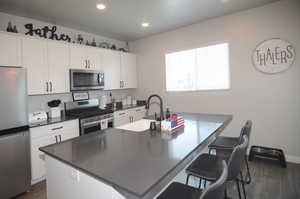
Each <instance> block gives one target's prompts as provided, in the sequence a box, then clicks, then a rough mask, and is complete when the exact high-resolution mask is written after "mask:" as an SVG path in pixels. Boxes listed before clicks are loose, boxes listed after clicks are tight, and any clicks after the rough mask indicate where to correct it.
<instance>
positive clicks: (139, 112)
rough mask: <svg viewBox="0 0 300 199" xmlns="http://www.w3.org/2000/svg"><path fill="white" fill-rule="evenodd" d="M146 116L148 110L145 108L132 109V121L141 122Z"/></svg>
mask: <svg viewBox="0 0 300 199" xmlns="http://www.w3.org/2000/svg"><path fill="white" fill-rule="evenodd" d="M145 116H146V109H145V107H139V108H134V109H132V120H133V122H134V121H137V120H141V119H143V118H144V117H145Z"/></svg>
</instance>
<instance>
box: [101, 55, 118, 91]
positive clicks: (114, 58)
mask: <svg viewBox="0 0 300 199" xmlns="http://www.w3.org/2000/svg"><path fill="white" fill-rule="evenodd" d="M101 54H102V64H101V65H102V67H103V69H104V87H105V90H113V89H120V77H121V74H120V70H121V69H120V52H118V51H112V50H102V53H101Z"/></svg>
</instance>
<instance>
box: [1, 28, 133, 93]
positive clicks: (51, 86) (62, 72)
mask: <svg viewBox="0 0 300 199" xmlns="http://www.w3.org/2000/svg"><path fill="white" fill-rule="evenodd" d="M0 51H1V53H0V66H22V67H25V68H27V81H28V95H43V94H54V93H66V92H70V80H69V79H70V77H69V76H70V75H69V70H70V69H83V70H103V71H104V81H105V82H104V83H105V85H104V87H105V90H113V89H127V88H136V87H137V71H136V69H137V67H136V55H134V54H131V53H124V52H120V51H113V50H107V49H100V48H95V47H90V46H84V45H79V44H68V43H66V42H58V41H52V40H46V39H39V38H36V37H29V36H20V35H18V34H12V33H6V32H0Z"/></svg>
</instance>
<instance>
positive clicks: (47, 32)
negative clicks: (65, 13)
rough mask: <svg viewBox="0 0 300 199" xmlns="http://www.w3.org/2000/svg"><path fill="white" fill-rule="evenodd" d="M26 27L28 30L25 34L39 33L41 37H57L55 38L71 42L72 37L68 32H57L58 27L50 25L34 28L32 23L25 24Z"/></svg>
mask: <svg viewBox="0 0 300 199" xmlns="http://www.w3.org/2000/svg"><path fill="white" fill-rule="evenodd" d="M25 28H26V29H27V32H26V33H25V35H30V36H33V35H38V36H40V37H43V38H45V39H53V40H54V39H55V40H63V41H67V42H71V38H70V37H69V36H68V35H66V34H60V35H58V34H56V30H57V27H56V26H52V28H49V26H44V27H43V28H34V27H33V24H32V23H29V24H25Z"/></svg>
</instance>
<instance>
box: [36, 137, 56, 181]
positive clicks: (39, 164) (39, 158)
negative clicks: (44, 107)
mask: <svg viewBox="0 0 300 199" xmlns="http://www.w3.org/2000/svg"><path fill="white" fill-rule="evenodd" d="M46 133H47V132H46ZM54 143H56V139H55V135H51V136H45V137H42V138H39V139H35V140H34V141H33V142H31V182H32V183H31V184H34V183H37V182H39V181H40V180H42V179H44V177H45V174H46V170H45V154H44V153H43V152H42V151H40V150H39V148H40V147H43V146H47V145H50V144H54Z"/></svg>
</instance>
